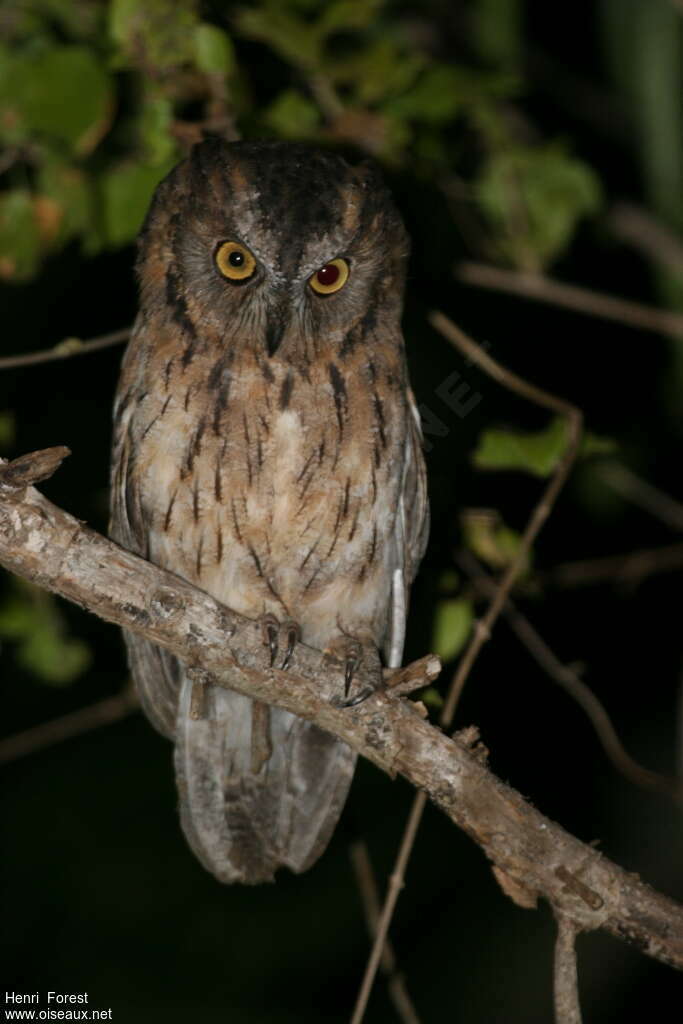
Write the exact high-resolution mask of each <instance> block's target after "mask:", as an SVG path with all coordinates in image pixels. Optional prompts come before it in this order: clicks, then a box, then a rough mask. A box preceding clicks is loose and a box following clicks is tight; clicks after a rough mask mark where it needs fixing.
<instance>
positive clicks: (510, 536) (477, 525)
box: [462, 509, 531, 576]
mask: <svg viewBox="0 0 683 1024" xmlns="http://www.w3.org/2000/svg"><path fill="white" fill-rule="evenodd" d="M462 533H463V541H464V543H465V544H466V545H467V547H468V548H469V549H470V550H471V551H472V552H473V554H475V555H476V557H477V558H478V559H480V560H481V561H482V562H483V563H484V565H487V566H488V567H489V568H491V569H496V570H499V569H506V568H507V567H508V565H510V563H511V562H512V561H513V560H514V559H515V558H516V557H517V555H518V553H519V550H520V546H521V543H522V537H521V534H520V533H518V531H517V530H513V529H512V527H510V526H507V525H506V524H505V523H504V522H503V521H502V520H501V517H500V514H499V513H498V512H494V511H490V510H489V509H467V510H466V511H465V512H464V513H463V516H462ZM530 562H531V558H530V556H526V557H525V559H524V563H523V565H522V572H521V576H524V574H525V573H526V572H527V571H528V569H529V566H530Z"/></svg>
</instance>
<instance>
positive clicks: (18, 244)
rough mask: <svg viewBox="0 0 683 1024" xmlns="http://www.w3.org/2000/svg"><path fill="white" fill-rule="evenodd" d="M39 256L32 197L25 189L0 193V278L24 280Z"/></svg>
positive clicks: (31, 271) (36, 222)
mask: <svg viewBox="0 0 683 1024" xmlns="http://www.w3.org/2000/svg"><path fill="white" fill-rule="evenodd" d="M39 259H40V233H39V229H38V220H37V218H36V214H35V207H34V203H33V198H32V196H31V194H30V192H28V191H27V190H26V189H14V190H13V191H11V192H3V193H1V194H0V278H5V279H6V280H8V281H25V280H27V279H28V278H29V277H31V276H32V274H33V273H34V272H35V269H36V267H37V265H38V261H39Z"/></svg>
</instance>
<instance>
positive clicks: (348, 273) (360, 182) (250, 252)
mask: <svg viewBox="0 0 683 1024" xmlns="http://www.w3.org/2000/svg"><path fill="white" fill-rule="evenodd" d="M407 252H408V242H407V235H406V232H405V229H404V227H403V224H402V221H401V218H400V216H399V214H398V212H397V210H396V208H395V206H394V205H393V203H392V201H391V198H390V196H389V193H388V191H387V189H386V187H385V186H384V185H383V183H382V181H381V177H380V175H379V173H378V171H377V170H376V169H375V168H374V166H372V165H371V164H368V163H362V164H360V165H358V166H352V165H350V164H349V163H347V161H346V160H344V159H343V158H342V157H340V156H337V155H335V154H333V153H330V152H325V151H320V150H316V149H313V148H309V147H307V146H304V145H300V144H293V143H285V142H226V141H224V140H222V139H219V138H209V139H206V140H205V141H203V142H201V143H199V144H198V145H197V146H195V147H194V149H193V150H192V152H191V154H190V156H189V157H188V158H187V159H186V160H184V161H183V162H182V163H181V164H179V165H178V166H177V167H176V168H175V169H174V170H173V171H172V172H171V174H170V175H169V176H168V177H167V178H166V179H165V180H164V181H163V182H162V183H161V184H160V185H159V187H158V188H157V190H156V193H155V196H154V199H153V201H152V205H151V207H150V211H149V214H148V216H147V220H146V222H145V225H144V228H143V230H142V233H141V236H140V242H139V259H138V274H139V279H140V285H141V307H142V314H143V316H148V315H150V314H154V313H155V312H156V313H162V312H163V313H164V315H166V316H168V317H171V318H172V319H173V320H174V321H175V326H176V327H177V326H180V327H181V328H182V329H183V330H184V331H185V332H187V333H188V334H191V335H194V336H207V335H209V336H213V337H217V338H220V339H225V340H227V339H230V340H231V342H232V343H237V344H244V345H250V346H255V347H256V348H257V349H260V351H262V352H263V353H264V355H267V356H268V357H273V356H275V355H276V353H279V354H280V355H281V356H282V357H285V358H286V357H287V355H288V353H290V354H293V351H294V348H295V347H296V346H297V345H298V344H299V342H300V341H301V339H302V338H303V339H304V340H305V341H306V342H307V343H308V342H310V343H311V344H313V345H314V346H316V345H317V344H319V343H321V342H324V344H325V345H326V346H330V345H332V346H334V345H339V346H343V345H344V344H346V345H351V344H353V338H354V329H357V328H358V325H359V324H361V323H362V322H363V321H364V320H366V321H367V318H374V319H375V320H376V319H379V318H381V319H382V321H383V323H382V327H383V330H384V331H385V332H386V330H387V329H391V327H392V326H395V327H396V328H397V327H398V320H399V317H400V313H401V305H402V296H403V283H404V276H405V262H406V257H407ZM373 322H374V321H373ZM370 326H372V325H370ZM366 327H367V323H366ZM360 333H362V335H363V337H366V336H367V334H368V331H367V330H364V331H362V332H360ZM370 333H371V332H370ZM358 335H359V331H358V330H356V336H358Z"/></svg>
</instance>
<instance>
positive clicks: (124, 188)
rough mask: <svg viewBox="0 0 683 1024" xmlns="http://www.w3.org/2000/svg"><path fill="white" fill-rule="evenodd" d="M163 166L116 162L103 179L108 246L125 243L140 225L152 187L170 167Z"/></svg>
mask: <svg viewBox="0 0 683 1024" xmlns="http://www.w3.org/2000/svg"><path fill="white" fill-rule="evenodd" d="M172 166H173V161H170V162H169V163H168V164H167V165H166V166H164V165H163V164H162V165H158V166H147V165H145V164H135V163H125V164H119V165H118V167H114V168H113V169H112V170H111V171H109V172H108V173H107V174H106V175H105V176H104V179H103V180H102V206H103V215H104V233H105V242H106V244H107V245H109V246H111V247H117V246H121V245H127V244H128V243H129V242H132V240H133V239H134V238H135V236H136V235H137V233H138V231H139V230H140V228H141V227H142V222H143V221H144V219H145V214H146V213H147V209H148V207H149V203H150V200H151V198H152V193H153V192H154V189H155V188H156V186H157V185H158V184H159V182H160V181H161V179H162V178H163V177H164V176H165V175H166V174H167V173H168V171H170V170H171V167H172Z"/></svg>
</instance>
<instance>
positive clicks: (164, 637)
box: [0, 456, 683, 968]
mask: <svg viewBox="0 0 683 1024" xmlns="http://www.w3.org/2000/svg"><path fill="white" fill-rule="evenodd" d="M28 460H29V457H27V456H25V457H24V458H23V459H22V466H23V469H22V472H21V474H20V476H21V483H17V481H16V474H13V472H12V465H13V464H12V463H10V464H9V465H4V466H2V468H0V564H2V565H4V566H5V567H6V568H7V569H9V570H10V571H12V572H15V573H17V574H18V575H20V576H24V577H26V578H28V579H30V580H33V581H34V582H35V583H37V584H39V585H40V586H43V587H45V588H46V589H48V590H50V591H52V592H53V593H57V594H60V595H61V596H62V597H65V598H67V599H68V600H70V601H74V602H75V603H76V604H79V605H80V606H81V607H83V608H86V609H87V610H89V611H91V612H93V613H94V614H96V615H99V616H100V617H101V618H103V619H105V620H107V621H109V622H114V623H116V624H117V625H119V626H124V627H125V628H126V629H130V630H132V631H133V632H136V633H138V634H140V635H141V636H145V637H146V638H147V639H149V640H151V641H152V642H153V643H155V644H159V645H160V646H162V647H165V648H167V649H168V650H170V651H172V652H173V653H174V654H176V655H177V656H178V657H180V658H182V659H183V660H184V661H185V662H186V663H188V664H190V665H193V666H196V667H197V668H199V669H202V670H204V671H205V672H207V673H209V675H210V677H211V679H210V682H211V683H213V684H214V685H219V686H220V685H226V683H225V682H224V679H225V675H226V671H227V674H228V677H229V681H230V688H231V689H235V690H239V692H241V693H245V694H247V695H248V696H250V697H252V698H254V699H256V700H262V701H265V702H267V703H270V704H275V705H277V706H279V707H283V708H285V709H286V710H288V711H292V712H293V713H294V714H297V715H299V716H301V717H303V718H306V719H308V720H313V721H315V722H316V723H317V724H318V725H320V726H321V728H323V729H326V730H327V731H328V732H330V733H332V734H334V735H336V736H339V737H340V739H342V740H344V741H345V742H346V743H348V744H349V745H350V746H351V747H352V748H353V749H354V750H356V751H358V753H360V754H362V755H363V756H364V757H366V758H368V759H369V760H370V761H372V762H373V763H374V764H376V765H377V766H378V767H379V768H381V769H382V770H383V771H385V772H387V773H388V774H389V775H391V776H394V775H396V774H401V775H403V776H404V777H405V778H406V779H408V781H409V782H411V783H412V784H413V785H414V786H415V787H417V788H418V789H420V790H423V791H424V792H425V794H426V796H427V797H428V798H429V799H430V800H431V801H432V802H433V803H434V804H435V805H436V806H437V807H439V808H440V809H441V810H442V811H443V812H444V813H445V814H446V815H448V817H450V818H451V820H452V821H454V822H455V824H456V825H458V826H459V827H460V828H462V829H464V831H465V832H467V834H468V835H469V836H471V837H472V838H473V839H474V840H475V842H477V843H478V844H479V846H481V848H482V850H483V851H484V853H485V854H486V856H487V857H488V858H489V859H490V860H491V861H492V862H493V863H494V864H495V865H497V866H498V867H499V868H500V869H501V870H502V871H503V872H504V873H505V874H506V875H507V876H508V877H509V878H511V879H512V880H513V881H517V882H518V883H519V884H520V885H521V886H523V887H524V888H526V889H527V890H530V891H531V892H532V893H537V894H538V895H541V896H543V897H544V898H545V899H547V900H548V901H549V902H550V903H551V904H552V906H553V907H554V909H555V911H556V912H559V913H561V914H563V915H564V917H566V918H567V919H568V920H570V921H571V922H572V923H573V925H574V926H575V927H576V928H577V929H581V930H586V929H593V928H605V929H606V930H608V931H609V932H611V933H612V934H613V935H616V936H618V937H619V938H623V939H627V940H629V941H632V942H634V943H635V944H636V945H637V946H638V948H640V949H641V950H642V951H643V952H645V953H647V954H648V955H650V956H653V957H655V958H656V959H659V960H662V961H664V962H665V963H668V964H671V965H673V966H676V967H679V968H680V967H683V907H681V906H679V905H678V904H676V903H674V902H673V901H672V900H669V899H667V898H666V897H664V896H661V895H659V894H658V893H656V892H654V891H653V890H652V889H650V888H649V887H648V886H647V885H645V884H644V883H643V882H641V881H640V880H639V879H638V878H637V877H635V876H634V875H632V874H629V873H628V872H626V871H624V870H623V869H621V868H620V867H618V866H617V865H616V864H613V863H612V862H610V861H609V860H607V858H606V857H603V856H602V855H601V854H600V853H599V852H597V851H596V850H594V849H593V848H591V847H590V846H586V845H584V844H583V843H581V842H580V841H579V840H578V839H575V838H574V837H573V836H571V835H569V834H568V833H567V832H565V831H564V829H562V828H561V827H560V826H559V825H556V824H554V823H553V822H551V821H550V820H549V819H547V818H544V817H543V815H541V814H540V813H539V812H538V811H537V810H536V809H535V808H533V807H531V806H530V805H529V804H527V803H526V801H525V800H524V799H523V798H522V797H521V796H520V795H519V794H518V793H516V792H515V791H514V790H513V789H511V788H510V787H508V786H506V785H505V784H504V783H502V782H501V781H500V780H499V779H497V778H496V777H495V776H494V775H492V774H491V773H490V772H489V771H488V770H487V768H486V767H485V765H484V764H482V763H481V757H480V756H478V755H477V752H476V748H475V750H474V751H473V750H470V749H468V745H467V743H466V742H463V739H462V738H461V739H458V737H457V736H456V737H455V738H453V739H450V738H449V737H448V736H446V735H444V734H443V733H442V732H441V731H440V730H439V729H437V728H436V727H435V726H433V725H431V724H430V723H429V722H427V721H425V720H424V719H423V718H422V716H421V715H420V714H419V712H418V710H417V709H416V708H415V706H414V705H413V704H411V702H409V701H404V700H401V699H399V698H397V697H396V696H394V695H393V694H392V693H391V691H390V690H386V691H381V692H377V693H375V694H373V695H372V696H371V697H369V698H368V699H367V700H366V701H364V702H363V703H362V704H359V705H357V706H356V707H354V708H340V707H337V706H336V705H335V704H334V703H333V701H332V700H331V698H332V697H334V696H335V695H338V694H339V691H340V688H341V679H340V673H339V672H338V671H331V670H330V665H329V664H328V663H327V662H326V661H325V658H324V656H323V655H322V654H321V652H320V651H316V650H314V649H312V648H310V647H306V646H305V645H303V644H300V645H298V647H297V649H296V651H295V652H294V656H293V658H292V666H291V669H290V670H289V671H287V672H283V671H281V670H278V669H269V668H266V667H265V666H266V664H267V660H268V659H267V657H266V654H265V651H264V650H263V641H262V637H261V629H260V626H259V624H258V623H257V622H254V621H252V620H250V619H246V618H244V617H243V616H241V615H237V614H236V613H235V612H233V611H231V610H230V609H228V608H226V607H225V606H224V605H221V604H219V603H218V602H217V601H215V600H214V599H213V598H212V597H210V596H209V595H208V594H205V593H204V592H202V591H201V590H198V589H197V588H195V587H193V586H191V585H190V584H189V583H187V582H186V581H185V580H182V579H180V577H178V576H175V575H173V574H172V573H169V572H166V571H165V570H163V569H159V568H157V567H156V566H154V565H152V564H151V563H149V562H146V561H144V559H142V558H138V557H137V556H136V555H133V554H131V553H130V552H128V551H125V550H123V548H120V547H118V545H116V544H114V543H112V542H111V541H108V540H106V539H105V538H104V537H102V536H100V535H99V534H97V533H96V532H95V531H93V530H91V529H89V528H88V527H86V526H84V525H83V524H82V523H80V522H79V521H78V520H76V519H74V518H73V516H70V515H68V514H67V513H65V512H63V511H61V510H60V509H58V508H57V507H56V506H55V505H53V504H51V503H50V502H49V501H47V499H45V498H44V497H43V496H42V495H40V494H39V493H38V492H37V491H36V490H35V489H34V488H33V487H30V486H26V485H27V483H28V481H29V479H30V476H31V474H30V473H29V472H28V471H27V469H26V464H27V461H28ZM39 461H40V462H41V466H40V467H39V468H38V469H37V471H36V472H37V475H42V473H43V472H44V468H45V465H46V459H45V458H44V457H43V458H42V459H41V460H39ZM47 461H49V460H47ZM13 475H14V477H15V479H14V481H13ZM8 481H9V482H8ZM423 664H424V663H423ZM438 667H439V663H438V659H437V658H431V659H428V661H427V663H426V665H425V670H424V673H423V678H422V680H421V682H422V685H425V684H426V683H427V682H428V680H429V678H433V677H434V676H435V675H436V674H437V672H438ZM359 675H360V680H359V682H360V684H361V685H365V684H367V683H368V682H369V680H368V679H367V678H366V677H365V676H364V673H363V671H362V669H361V671H360V672H359ZM406 678H407V677H406V675H405V671H404V672H403V673H402V680H403V681H404V682H405V679H406ZM415 679H416V682H417V677H415ZM470 743H471V741H470Z"/></svg>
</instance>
